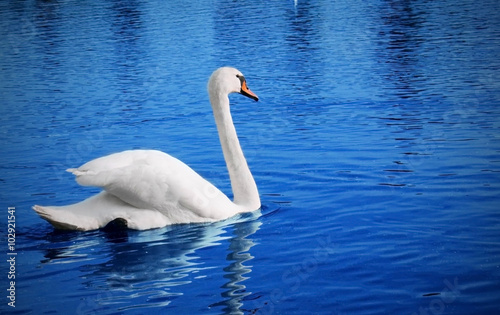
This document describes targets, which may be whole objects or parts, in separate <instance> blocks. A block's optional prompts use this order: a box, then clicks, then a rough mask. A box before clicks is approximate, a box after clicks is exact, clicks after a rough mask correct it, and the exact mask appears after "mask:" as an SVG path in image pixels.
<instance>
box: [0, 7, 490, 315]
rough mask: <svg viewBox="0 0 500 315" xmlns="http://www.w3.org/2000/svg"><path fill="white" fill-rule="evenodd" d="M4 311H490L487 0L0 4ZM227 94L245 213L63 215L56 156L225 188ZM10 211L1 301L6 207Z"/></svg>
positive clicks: (63, 179) (68, 190)
mask: <svg viewBox="0 0 500 315" xmlns="http://www.w3.org/2000/svg"><path fill="white" fill-rule="evenodd" d="M0 40H1V45H0V76H1V77H0V82H1V83H0V98H1V106H0V119H1V126H0V141H1V150H2V154H1V157H0V158H1V160H0V169H1V172H0V196H1V207H2V208H1V209H2V211H3V213H4V214H3V215H2V216H0V218H1V217H3V219H2V220H0V222H3V223H0V230H1V231H2V233H1V235H2V237H1V239H0V241H1V242H0V244H3V245H2V246H1V248H3V249H2V250H1V251H0V252H1V253H0V255H1V256H2V259H1V261H2V262H1V263H0V279H2V280H1V281H0V285H1V287H0V292H3V295H2V296H1V297H0V302H1V303H0V310H1V312H2V314H4V313H6V312H13V313H18V314H54V313H61V314H71V313H75V314H122V313H123V314H144V313H158V314H169V313H176V314H194V313H208V314H224V313H226V314H229V313H231V314H238V313H242V314H490V315H491V314H495V313H497V312H498V311H499V309H500V302H499V301H500V206H499V205H500V107H499V106H500V83H499V82H500V4H499V2H498V1H494V0H486V1H480V2H477V1H469V0H458V1H382V0H380V1H376V0H374V1H302V0H298V1H272V2H269V1H258V0H257V1H245V2H241V1H239V2H234V1H142V0H138V1H132V0H130V1H24V2H20V1H2V2H1V3H0ZM224 65H232V66H235V67H237V68H239V69H240V70H241V71H242V72H243V73H244V74H245V76H246V78H247V82H248V84H249V87H250V88H251V89H252V90H253V91H254V92H255V93H256V94H258V95H259V97H260V101H259V102H258V103H254V102H253V101H251V100H248V99H246V98H244V97H241V96H239V95H232V96H231V103H232V107H231V108H232V113H233V117H234V120H235V124H236V128H237V131H238V134H239V137H240V141H241V144H242V147H243V150H244V152H245V155H246V157H247V160H248V163H249V165H250V168H251V169H252V172H253V175H254V177H255V180H256V182H257V184H258V186H259V192H260V195H261V200H262V210H261V213H262V215H261V216H258V215H257V214H255V215H246V216H242V217H237V218H233V219H231V220H227V221H224V222H219V223H215V224H204V225H203V224H202V225H195V224H192V225H179V226H171V227H166V228H163V229H158V230H151V231H142V232H141V231H103V230H100V231H93V232H69V233H61V232H57V231H54V230H53V228H52V227H51V226H50V225H49V224H48V223H46V222H45V221H43V220H42V219H40V218H39V217H38V216H37V215H36V214H35V213H34V212H33V211H32V210H31V206H32V205H34V204H42V205H64V204H69V203H74V202H77V201H80V200H83V199H85V198H87V197H89V196H91V195H92V194H94V193H96V192H97V191H98V189H95V188H88V187H80V186H79V185H78V184H77V183H75V182H74V178H72V176H70V174H67V173H65V172H64V170H65V169H66V168H69V167H77V166H79V165H81V164H83V163H84V162H86V161H89V160H91V159H93V158H96V157H99V156H102V155H105V154H109V153H113V152H118V151H121V150H126V149H139V148H147V149H159V150H162V151H165V152H168V153H170V154H172V155H173V156H175V157H177V158H179V159H181V160H182V161H184V162H186V163H187V164H188V165H190V166H191V167H192V168H193V169H195V170H196V171H198V172H199V173H200V174H201V175H203V176H204V177H206V178H207V179H209V180H210V181H211V182H212V183H214V184H215V185H216V186H218V187H219V188H220V189H221V190H222V191H224V192H225V193H227V194H228V195H231V194H232V193H231V188H230V183H229V178H228V174H227V170H226V167H225V163H224V160H223V157H222V152H221V149H220V145H219V142H218V136H217V130H216V128H215V125H214V121H213V117H212V112H211V108H210V106H209V103H208V97H207V93H206V81H207V79H208V77H209V76H210V74H211V72H212V71H213V70H215V69H216V68H218V67H220V66H224ZM9 206H10V207H15V209H16V210H15V211H16V212H15V217H16V222H15V223H16V239H15V252H16V253H17V256H16V265H15V272H16V274H15V275H16V279H15V289H16V291H15V293H16V295H15V297H16V300H15V306H16V307H15V309H14V308H12V307H10V306H9V305H8V304H7V303H8V302H9V300H8V299H7V297H6V293H5V292H10V291H7V289H8V288H9V285H10V284H9V283H8V281H9V280H8V279H7V275H8V272H9V268H10V266H9V264H8V263H7V262H6V260H7V259H8V257H9V256H8V255H7V254H8V249H7V244H8V238H7V233H6V232H7V207H9Z"/></svg>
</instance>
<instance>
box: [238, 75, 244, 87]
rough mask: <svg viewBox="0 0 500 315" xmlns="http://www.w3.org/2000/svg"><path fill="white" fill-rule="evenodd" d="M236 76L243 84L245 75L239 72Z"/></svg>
mask: <svg viewBox="0 0 500 315" xmlns="http://www.w3.org/2000/svg"><path fill="white" fill-rule="evenodd" d="M236 77H237V78H238V79H240V82H241V85H242V86H243V82H245V77H244V76H242V75H241V74H237V75H236Z"/></svg>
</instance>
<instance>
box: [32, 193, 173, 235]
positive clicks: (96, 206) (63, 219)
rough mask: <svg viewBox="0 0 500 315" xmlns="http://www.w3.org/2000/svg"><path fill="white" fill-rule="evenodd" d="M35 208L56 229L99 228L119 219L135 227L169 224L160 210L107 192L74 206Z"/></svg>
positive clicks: (149, 227)
mask: <svg viewBox="0 0 500 315" xmlns="http://www.w3.org/2000/svg"><path fill="white" fill-rule="evenodd" d="M33 210H35V212H36V213H38V215H40V217H41V218H42V219H44V220H47V221H48V222H49V223H50V224H52V226H54V228H56V229H61V230H78V231H89V230H96V229H100V228H103V227H105V226H106V225H107V224H108V223H110V222H112V221H114V220H116V219H120V220H121V221H120V223H121V225H124V224H123V223H124V222H126V226H127V227H128V228H131V229H134V230H145V229H151V228H158V227H163V226H165V225H167V224H169V219H168V218H167V217H166V216H164V215H162V214H161V213H160V212H159V211H156V210H150V209H139V208H136V207H133V206H131V205H129V204H127V203H125V202H123V201H122V200H120V199H118V198H117V197H115V196H113V195H111V194H109V193H107V192H105V191H102V192H101V193H99V194H97V195H95V196H93V197H90V198H88V199H86V200H84V201H81V202H79V203H75V204H72V205H68V206H62V207H43V206H34V207H33Z"/></svg>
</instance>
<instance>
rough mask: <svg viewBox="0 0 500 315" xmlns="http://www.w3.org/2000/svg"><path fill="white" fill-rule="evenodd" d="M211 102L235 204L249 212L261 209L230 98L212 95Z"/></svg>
mask: <svg viewBox="0 0 500 315" xmlns="http://www.w3.org/2000/svg"><path fill="white" fill-rule="evenodd" d="M210 102H211V103H212V108H213V111H214V117H215V123H216V124H217V130H218V132H219V139H220V143H221V146H222V151H223V153H224V159H225V160H226V165H227V169H228V172H229V177H230V178H231V187H232V189H233V194H234V203H235V204H236V205H238V206H242V207H244V208H245V209H246V210H247V211H254V210H257V209H259V208H260V198H259V192H258V190H257V185H256V184H255V180H254V179H253V176H252V173H251V172H250V169H249V168H248V164H247V161H246V159H245V156H244V155H243V151H242V150H241V146H240V141H239V140H238V135H237V134H236V129H235V128H234V124H233V118H232V117H231V112H230V110H229V98H228V96H227V95H211V97H210Z"/></svg>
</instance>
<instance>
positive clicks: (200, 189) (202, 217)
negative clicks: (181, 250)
mask: <svg viewBox="0 0 500 315" xmlns="http://www.w3.org/2000/svg"><path fill="white" fill-rule="evenodd" d="M68 171H70V172H72V173H73V174H75V175H76V180H77V182H78V183H79V184H80V185H83V186H97V187H102V188H103V189H104V190H106V191H107V192H108V193H110V194H112V195H114V196H116V197H118V198H119V199H121V200H123V201H124V202H126V203H128V204H130V205H133V206H134V207H137V208H141V209H155V210H158V211H161V212H162V213H163V214H164V215H166V216H168V217H170V218H171V219H172V221H184V222H186V221H191V222H196V221H207V220H206V219H207V218H208V219H221V218H225V217H229V216H230V214H229V211H230V209H229V208H228V207H229V205H230V204H232V203H231V201H230V200H229V199H228V198H227V197H226V196H225V195H224V194H223V193H222V192H221V191H220V190H218V189H217V188H216V187H215V186H213V185H212V184H211V183H210V182H208V181H206V180H205V179H203V178H202V177H201V176H200V175H199V174H198V173H196V172H195V171H193V170H192V169H191V168H190V167H189V166H187V165H186V164H184V163H183V162H181V161H180V160H178V159H176V158H174V157H172V156H170V155H168V154H166V153H163V152H161V151H155V150H132V151H124V152H120V153H115V154H111V155H108V156H105V157H102V158H98V159H95V160H92V161H90V162H88V163H86V164H84V165H82V166H81V167H79V168H77V169H69V170H68ZM182 210H187V211H182ZM226 211H227V212H228V214H227V216H226V213H225V212H226ZM179 212H182V213H179ZM186 216H188V217H186ZM172 223H176V222H172Z"/></svg>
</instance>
